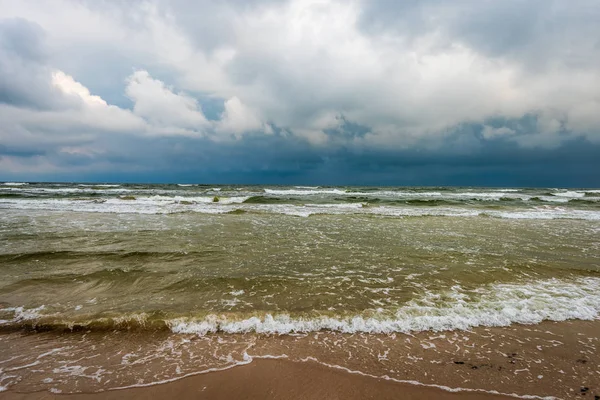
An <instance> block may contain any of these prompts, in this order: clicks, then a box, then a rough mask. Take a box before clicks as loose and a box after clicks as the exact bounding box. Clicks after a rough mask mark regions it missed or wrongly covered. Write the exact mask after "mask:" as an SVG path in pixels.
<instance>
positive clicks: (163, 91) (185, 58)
mask: <svg viewBox="0 0 600 400" xmlns="http://www.w3.org/2000/svg"><path fill="white" fill-rule="evenodd" d="M0 180H36V181H37V180H50V181H56V180H77V181H134V182H198V183H284V184H285V183H289V184H332V185H335V184H371V185H379V184H391V185H489V186H495V185H509V186H594V187H597V186H600V2H599V1H598V0H577V1H566V0H565V1H552V0H523V1H519V0H497V1H491V0H490V1H484V0H473V1H466V0H456V1H442V0H429V1H427V0H426V1H416V0H412V1H411V0H407V1H404V2H400V1H392V0H389V1H385V0H364V1H339V2H338V1H329V0H318V1H316V0H315V1H310V0H292V1H274V0H252V1H248V0H229V1H198V0H172V1H160V0H157V1H120V0H115V1H110V0H105V1H97V0H47V1H45V0H31V1H30V0H0Z"/></svg>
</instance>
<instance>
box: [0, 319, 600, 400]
mask: <svg viewBox="0 0 600 400" xmlns="http://www.w3.org/2000/svg"><path fill="white" fill-rule="evenodd" d="M0 354H1V355H2V357H1V360H0V380H2V382H0V383H1V384H3V385H5V386H6V387H7V391H5V392H2V393H0V399H7V400H13V399H61V398H64V399H90V400H91V399H137V398H140V399H142V398H143V399H146V398H178V399H188V398H195V399H196V398H197V399H369V398H373V399H432V398H435V399H454V398H461V399H462V398H466V399H480V398H481V399H486V398H489V399H491V398H509V396H512V398H516V397H517V398H519V397H520V398H528V399H542V398H543V399H576V398H583V399H594V400H599V399H600V320H592V321H581V320H579V321H563V322H549V321H546V322H542V323H540V324H537V325H512V326H508V327H493V328H492V327H490V328H487V327H479V328H476V329H473V330H457V331H444V332H431V331H423V332H418V333H414V334H390V335H384V334H339V333H335V332H326V331H321V332H313V333H310V334H302V335H257V334H248V335H235V334H233V335H222V334H216V335H207V336H204V337H200V336H196V335H174V334H170V333H166V332H163V333H157V334H149V333H147V332H140V333H134V332H129V331H114V332H107V333H105V334H102V333H86V332H63V333H56V332H29V333H25V332H13V333H10V332H7V333H4V334H0ZM273 357H278V358H276V359H273ZM235 364H238V365H237V366H234V365H235ZM215 369H217V370H216V371H215ZM210 371H212V372H210ZM359 371H360V372H359ZM159 382H165V383H160V384H159ZM136 386H137V387H136ZM123 387H125V388H123ZM440 387H445V388H446V389H450V390H443V389H441V388H440ZM115 388H121V389H118V390H114V389H115ZM59 393H60V394H59ZM67 393H71V394H67ZM494 393H495V394H494Z"/></svg>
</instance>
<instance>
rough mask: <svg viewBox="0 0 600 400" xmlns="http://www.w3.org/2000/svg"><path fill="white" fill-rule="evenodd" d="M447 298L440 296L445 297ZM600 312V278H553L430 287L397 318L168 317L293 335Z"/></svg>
mask: <svg viewBox="0 0 600 400" xmlns="http://www.w3.org/2000/svg"><path fill="white" fill-rule="evenodd" d="M442 298H443V299H446V300H445V301H443V302H442V301H441V300H440V299H442ZM599 314H600V278H589V277H588V278H579V279H576V280H575V281H571V282H569V281H562V280H558V279H549V280H543V281H538V282H528V283H523V284H492V285H487V286H485V287H481V288H479V289H477V290H475V291H466V290H464V289H463V288H461V287H460V286H458V285H456V286H454V287H452V288H451V289H449V290H448V291H446V292H444V293H432V292H427V293H425V294H424V295H423V296H422V297H421V298H418V299H415V300H412V301H410V302H408V303H407V304H406V305H405V306H403V307H401V308H400V309H398V310H397V311H396V312H395V315H394V317H383V316H382V317H381V318H378V317H365V316H362V315H355V316H350V317H336V316H320V317H311V318H302V317H293V316H290V315H289V314H275V315H273V314H265V315H264V316H262V317H259V316H253V317H250V318H246V319H241V320H233V319H230V318H228V317H224V316H218V315H210V316H208V317H206V318H204V319H202V320H194V319H188V318H176V319H172V320H169V321H167V325H168V326H169V328H170V329H171V331H173V332H174V333H187V334H190V333H194V334H198V335H206V334H208V333H216V332H225V333H247V332H255V333H261V334H289V333H303V332H315V331H320V330H329V331H335V332H341V333H357V332H363V333H394V332H403V333H408V332H419V331H445V330H455V329H470V328H473V327H477V326H508V325H511V324H514V323H519V324H537V323H540V322H542V321H545V320H549V321H565V320H568V319H582V320H592V319H595V318H598V316H599Z"/></svg>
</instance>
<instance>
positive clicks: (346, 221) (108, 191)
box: [0, 182, 600, 393]
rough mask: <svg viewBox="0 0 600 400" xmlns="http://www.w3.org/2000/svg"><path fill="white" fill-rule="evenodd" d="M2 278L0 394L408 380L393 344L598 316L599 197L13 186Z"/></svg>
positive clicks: (0, 189) (6, 205) (4, 223)
mask: <svg viewBox="0 0 600 400" xmlns="http://www.w3.org/2000/svg"><path fill="white" fill-rule="evenodd" d="M0 272H1V277H2V278H1V279H0V353H1V354H2V355H1V356H0V358H1V360H0V389H2V390H17V391H24V392H27V391H39V390H48V391H51V392H54V393H70V392H93V391H102V390H110V389H117V388H123V387H135V386H144V385H150V384H155V383H161V382H166V381H170V380H173V379H178V378H180V377H183V376H188V375H192V374H196V373H204V372H209V371H215V370H219V369H225V368H230V367H232V366H235V365H240V364H245V363H249V362H252V360H253V359H254V358H256V357H262V358H269V357H271V358H294V357H295V358H296V359H297V360H312V361H318V360H321V361H323V360H325V359H326V360H325V361H323V363H329V364H335V365H337V366H341V367H343V368H350V365H351V366H352V369H353V370H360V371H362V372H363V373H365V374H372V375H377V376H383V375H385V376H387V377H393V376H398V379H401V377H402V374H401V373H400V372H399V370H398V369H397V368H395V367H394V365H397V364H394V363H391V362H389V360H390V357H391V355H390V354H392V353H394V351H398V350H397V347H394V345H393V341H394V340H398V339H395V338H398V337H403V338H404V337H406V338H410V337H413V336H414V335H417V336H418V335H423V334H424V333H425V334H426V335H433V334H434V333H435V334H440V333H444V332H446V333H445V334H446V335H450V333H451V332H454V333H453V334H456V332H461V331H465V332H474V331H477V329H479V330H481V329H487V328H490V329H492V330H493V329H494V328H495V327H514V326H521V325H524V326H533V327H535V326H537V325H539V324H542V323H544V321H567V320H587V321H592V320H597V319H598V317H599V315H600V190H599V189H595V188H579V189H562V188H516V187H515V188H484V187H387V186H386V187H362V186H260V185H217V184H214V185H200V184H110V183H107V184H97V183H32V182H4V183H0ZM449 332H450V333H449ZM398 335H401V336H398ZM461 338H462V339H464V335H461V334H459V339H461ZM462 339H461V340H462ZM403 340H404V339H403ZM386 346H387V347H386ZM423 346H426V345H424V344H423V343H420V347H422V348H423V349H425V348H426V347H423ZM390 348H392V351H391V353H390ZM386 349H387V350H388V353H385V350H386ZM394 349H395V350H394ZM334 353H335V354H334ZM347 353H351V354H350V355H348V354H347ZM332 354H334V355H332ZM398 354H400V353H398ZM398 356H399V357H400V355H398ZM328 357H329V358H328ZM357 359H359V360H361V361H356V360H357ZM352 360H353V361H352ZM394 374H396V375H394ZM434 383H435V382H434ZM432 384H433V383H432Z"/></svg>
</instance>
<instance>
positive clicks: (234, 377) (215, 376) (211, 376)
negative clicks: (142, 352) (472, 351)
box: [0, 360, 507, 400]
mask: <svg viewBox="0 0 600 400" xmlns="http://www.w3.org/2000/svg"><path fill="white" fill-rule="evenodd" d="M0 398H3V399H7V400H33V399H36V400H37V399H39V400H42V399H65V400H80V399H81V400H96V399H98V400H99V399H107V400H121V399H122V400H134V399H150V398H155V399H169V398H171V399H181V400H184V399H215V400H220V399H223V400H225V399H289V400H292V399H308V400H312V399H315V400H317V399H357V400H358V399H407V400H425V399H434V398H435V399H439V400H453V399H467V400H477V399H490V400H493V399H502V398H507V397H505V396H496V395H491V394H484V393H465V392H460V393H450V392H447V391H444V390H441V389H436V388H430V387H420V386H415V385H410V384H400V383H396V382H391V381H387V380H384V379H375V378H370V377H366V376H361V375H357V374H350V373H347V372H343V371H338V370H335V369H331V368H327V367H324V366H321V365H318V364H316V363H294V362H290V361H284V360H256V361H254V362H253V363H251V364H249V365H244V366H239V367H235V368H231V369H228V370H225V371H219V372H213V373H208V374H202V375H197V376H193V377H189V378H184V379H181V380H178V381H175V382H171V383H166V384H162V385H154V386H149V387H142V388H132V389H123V390H113V391H107V392H103V393H94V394H71V395H64V394H52V393H48V392H40V393H31V394H18V393H5V394H2V395H0Z"/></svg>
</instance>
